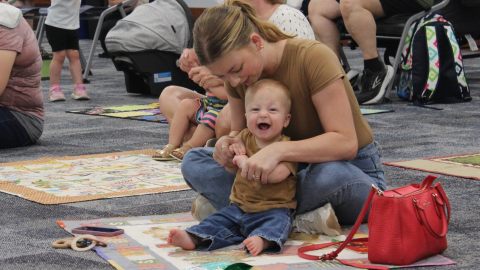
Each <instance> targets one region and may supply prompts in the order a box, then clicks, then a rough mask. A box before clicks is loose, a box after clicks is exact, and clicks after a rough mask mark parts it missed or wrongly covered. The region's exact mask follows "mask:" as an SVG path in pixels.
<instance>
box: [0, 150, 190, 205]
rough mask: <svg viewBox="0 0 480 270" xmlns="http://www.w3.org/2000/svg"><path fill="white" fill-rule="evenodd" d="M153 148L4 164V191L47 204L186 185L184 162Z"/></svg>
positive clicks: (0, 179)
mask: <svg viewBox="0 0 480 270" xmlns="http://www.w3.org/2000/svg"><path fill="white" fill-rule="evenodd" d="M153 153H154V150H153V149H147V150H140V151H132V152H123V153H110V154H98V155H91V156H77V157H61V158H42V159H38V160H33V161H21V162H13V163H3V164H0V191H2V192H6V193H9V194H13V195H16V196H20V197H23V198H25V199H27V200H31V201H34V202H38V203H42V204H60V203H70V202H79V201H89V200H96V199H102V198H112V197H123V196H132V195H140V194H152V193H162V192H169V191H177V190H185V189H189V187H188V186H187V185H186V184H185V181H184V180H183V176H182V173H181V171H180V165H181V163H177V162H158V161H155V160H153V159H152V157H151V156H152V154H153Z"/></svg>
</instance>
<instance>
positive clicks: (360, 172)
mask: <svg viewBox="0 0 480 270" xmlns="http://www.w3.org/2000/svg"><path fill="white" fill-rule="evenodd" d="M379 148H380V146H379V145H378V143H377V142H373V143H371V144H369V145H367V146H365V147H364V148H362V149H359V150H358V152H357V156H356V157H355V159H354V160H351V161H332V162H325V163H311V164H307V163H300V164H299V166H298V171H297V193H296V194H297V195H296V197H297V201H298V204H297V209H296V214H302V213H305V212H308V211H311V210H315V209H317V208H319V207H322V206H323V205H325V204H327V203H330V204H331V205H332V207H333V209H334V210H335V215H336V216H337V218H338V221H339V223H340V224H353V223H355V221H356V219H357V217H358V215H359V214H360V211H361V210H362V207H363V205H364V203H365V200H366V199H367V197H368V194H369V192H370V190H371V188H372V184H374V185H376V186H378V187H379V188H380V189H382V190H385V189H386V183H385V176H384V170H383V166H382V163H381V161H380V155H381V153H380V150H379ZM182 173H183V176H184V178H185V181H186V183H187V185H189V186H190V187H191V188H192V189H193V190H195V191H196V192H198V193H199V194H200V195H202V196H204V197H206V198H207V199H209V200H210V202H211V203H212V204H213V206H214V207H215V208H216V209H218V210H220V209H222V208H223V207H226V206H228V205H229V204H230V199H229V196H230V192H231V190H232V185H233V181H234V179H235V174H232V173H229V172H228V171H227V170H225V168H223V167H222V166H221V165H220V164H218V163H217V162H216V161H215V160H214V159H213V148H210V147H202V148H194V149H192V150H190V151H188V152H187V153H186V155H185V157H184V158H183V163H182ZM367 218H368V213H367V215H366V216H365V219H364V221H366V220H367Z"/></svg>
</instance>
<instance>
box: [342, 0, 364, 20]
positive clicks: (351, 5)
mask: <svg viewBox="0 0 480 270" xmlns="http://www.w3.org/2000/svg"><path fill="white" fill-rule="evenodd" d="M361 8H362V0H342V1H340V11H341V13H342V17H343V18H345V19H348V17H349V16H350V14H352V13H353V12H354V11H356V10H359V9H361Z"/></svg>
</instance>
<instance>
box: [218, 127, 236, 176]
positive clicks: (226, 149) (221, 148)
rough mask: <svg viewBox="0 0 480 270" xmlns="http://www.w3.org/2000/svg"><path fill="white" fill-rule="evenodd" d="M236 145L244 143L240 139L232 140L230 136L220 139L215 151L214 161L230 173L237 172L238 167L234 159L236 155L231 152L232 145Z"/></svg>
mask: <svg viewBox="0 0 480 270" xmlns="http://www.w3.org/2000/svg"><path fill="white" fill-rule="evenodd" d="M234 143H243V142H242V140H241V139H240V138H230V137H229V136H223V137H221V138H220V139H218V141H217V143H216V144H215V149H214V150H213V159H215V161H217V162H218V164H220V165H222V166H223V167H224V168H225V169H226V170H227V171H229V172H230V173H236V172H237V169H238V167H237V165H235V164H234V163H233V157H234V155H235V153H233V152H230V145H232V144H234Z"/></svg>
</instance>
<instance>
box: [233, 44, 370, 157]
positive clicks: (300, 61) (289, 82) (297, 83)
mask: <svg viewBox="0 0 480 270" xmlns="http://www.w3.org/2000/svg"><path fill="white" fill-rule="evenodd" d="M272 79H275V80H278V81H280V82H282V83H284V84H285V85H286V86H287V87H288V89H289V90H290V92H291V94H292V108H291V111H290V114H291V115H292V118H291V120H290V124H289V126H288V127H287V128H285V129H284V130H283V134H285V135H287V136H289V137H290V138H291V140H292V141H298V140H303V139H308V138H312V137H314V136H318V135H321V134H323V133H325V131H324V129H323V127H322V123H321V122H320V118H319V116H318V114H317V110H316V108H315V106H314V104H313V101H312V96H313V95H315V94H316V93H318V92H319V91H322V90H323V89H325V88H326V87H327V86H328V85H329V84H331V83H332V82H334V81H335V80H337V79H343V84H344V86H345V91H346V92H347V95H348V99H349V101H350V107H351V109H352V113H353V121H354V124H355V130H356V133H357V138H358V146H359V148H362V147H365V146H367V145H368V144H370V143H372V142H373V133H372V130H371V128H370V126H369V125H368V123H367V121H365V118H364V117H363V115H362V113H361V112H360V107H359V106H358V102H357V99H356V98H355V94H354V92H353V89H352V86H351V85H350V82H349V81H348V78H347V76H346V74H345V72H344V71H343V68H342V66H341V64H340V62H339V61H338V58H337V56H336V55H335V54H334V53H333V52H332V50H330V49H329V48H328V47H327V46H326V45H324V44H322V43H320V42H318V41H314V40H307V39H288V40H287V43H286V45H285V50H284V51H283V55H282V59H281V61H280V63H279V65H278V68H277V71H276V72H275V74H274V75H273V77H272ZM225 86H226V87H225V89H226V91H227V93H228V95H230V96H231V97H234V98H241V99H242V100H243V101H245V90H246V86H245V85H240V86H237V87H235V88H234V87H232V86H231V85H230V84H229V83H226V84H225ZM340 91H343V90H340Z"/></svg>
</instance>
